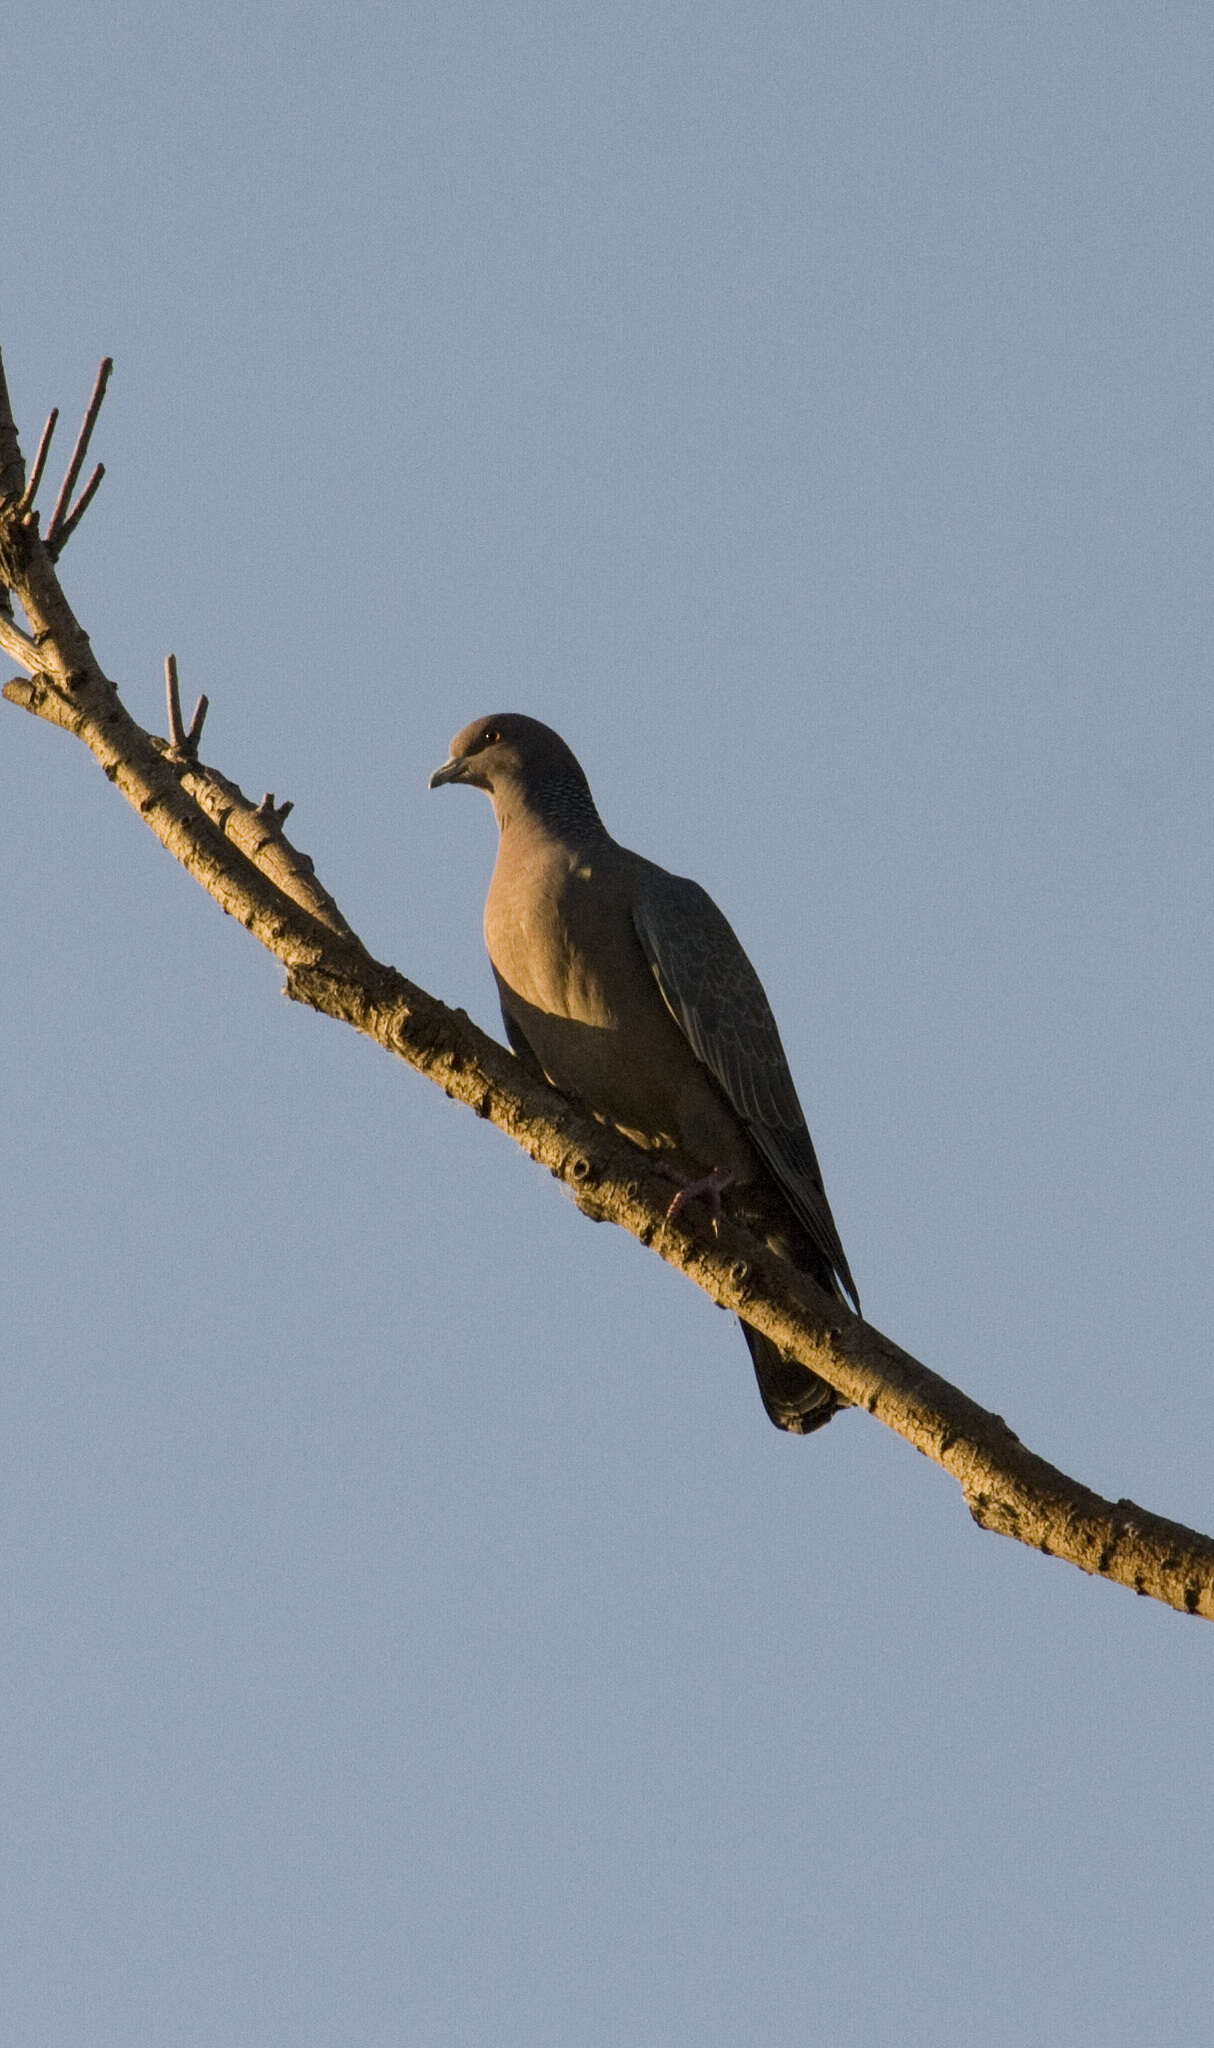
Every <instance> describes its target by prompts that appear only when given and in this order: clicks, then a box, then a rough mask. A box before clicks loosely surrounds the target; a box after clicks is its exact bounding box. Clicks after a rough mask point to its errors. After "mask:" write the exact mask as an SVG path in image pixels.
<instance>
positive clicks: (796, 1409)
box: [742, 1323, 847, 1436]
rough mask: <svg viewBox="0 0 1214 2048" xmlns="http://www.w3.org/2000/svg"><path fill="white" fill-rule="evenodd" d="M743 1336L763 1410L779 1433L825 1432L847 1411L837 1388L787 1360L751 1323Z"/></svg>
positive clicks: (743, 1330) (744, 1328)
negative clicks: (828, 1424)
mask: <svg viewBox="0 0 1214 2048" xmlns="http://www.w3.org/2000/svg"><path fill="white" fill-rule="evenodd" d="M742 1335H743V1336H744V1337H745V1339H746V1342H747V1345H748V1346H749V1349H750V1356H751V1359H752V1360H753V1362H754V1369H755V1378H756V1379H757V1380H758V1382H759V1392H760V1394H761V1395H762V1397H763V1406H764V1407H765V1408H766V1410H767V1413H768V1414H769V1415H770V1417H771V1419H772V1421H773V1422H774V1423H775V1425H776V1428H777V1429H787V1430H790V1431H791V1432H792V1434H793V1435H794V1436H808V1435H809V1433H810V1431H811V1430H814V1429H821V1428H822V1425H823V1423H826V1422H829V1421H830V1418H831V1416H832V1415H834V1414H835V1413H836V1412H837V1410H838V1409H840V1408H846V1407H847V1402H846V1401H845V1400H844V1399H843V1397H842V1395H840V1394H837V1393H836V1392H835V1390H834V1388H833V1387H830V1386H827V1384H826V1381H825V1380H820V1379H819V1378H818V1375H817V1373H816V1372H810V1370H809V1368H808V1367H807V1366H804V1365H799V1364H798V1363H797V1361H796V1359H795V1358H785V1356H784V1353H783V1352H782V1351H781V1350H780V1349H779V1347H778V1346H777V1345H775V1344H773V1343H772V1341H771V1338H770V1337H765V1336H764V1335H763V1334H762V1332H761V1331H760V1330H752V1329H751V1326H750V1324H749V1323H743V1324H742Z"/></svg>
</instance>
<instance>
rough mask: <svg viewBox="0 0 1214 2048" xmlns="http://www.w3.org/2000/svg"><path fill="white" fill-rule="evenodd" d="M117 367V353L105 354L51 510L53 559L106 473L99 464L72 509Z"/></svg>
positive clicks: (48, 545)
mask: <svg viewBox="0 0 1214 2048" xmlns="http://www.w3.org/2000/svg"><path fill="white" fill-rule="evenodd" d="M113 367H114V359H113V357H112V356H105V357H104V358H103V360H102V363H101V367H100V369H99V370H98V372H97V381H96V383H95V384H94V386H93V395H92V397H91V398H90V399H89V402H88V410H87V412H86V413H85V415H84V423H83V425H82V426H81V429H80V432H79V434H78V435H77V436H76V446H75V447H74V448H73V450H72V459H71V461H70V462H69V463H68V466H67V475H66V476H65V477H64V479H63V483H62V485H61V486H60V490H59V496H58V497H57V498H56V500H55V509H54V511H53V512H52V513H51V518H50V525H49V526H48V527H47V529H46V532H45V534H44V535H43V540H44V542H45V545H46V549H47V552H48V554H49V555H50V557H51V560H52V561H54V560H55V559H56V558H57V557H58V555H59V554H60V553H61V551H62V549H63V547H64V545H65V543H66V542H67V541H68V540H69V539H70V537H71V535H72V534H73V533H74V532H75V530H76V528H77V526H78V525H79V524H80V521H81V519H82V518H83V516H84V513H85V510H86V508H87V506H88V504H89V502H90V500H91V499H92V497H93V495H94V493H95V492H96V489H97V486H98V484H99V483H100V482H101V479H102V477H103V476H104V474H105V471H104V469H103V468H102V467H101V465H100V464H98V466H97V468H96V469H95V470H94V472H93V474H92V476H91V477H90V478H89V480H88V483H87V484H86V485H85V487H84V490H83V491H82V492H81V494H80V497H79V498H78V499H77V501H76V504H75V505H74V506H73V507H72V510H71V512H70V513H69V511H68V506H69V504H71V498H72V492H73V491H74V490H75V488H76V484H77V481H78V479H79V476H80V472H81V470H82V469H83V468H84V458H85V456H86V455H87V454H88V452H89V442H90V441H91V440H92V437H93V428H94V427H95V426H96V424H97V415H98V413H99V412H100V411H101V402H102V400H103V398H104V397H105V387H106V385H107V384H108V383H109V381H110V371H111V370H112V369H113Z"/></svg>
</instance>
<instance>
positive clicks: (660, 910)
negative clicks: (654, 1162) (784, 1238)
mask: <svg viewBox="0 0 1214 2048" xmlns="http://www.w3.org/2000/svg"><path fill="white" fill-rule="evenodd" d="M632 919H633V924H634V925H635V927H636V933H637V937H638V938H639V939H640V942H641V946H642V949H643V951H644V953H645V957H646V959H647V960H648V962H649V965H650V967H651V968H652V970H653V974H654V979H655V980H656V982H657V985H658V988H659V990H660V991H661V994H662V998H663V1000H664V1001H665V1004H666V1007H667V1009H668V1010H669V1011H670V1013H671V1015H672V1016H673V1018H674V1019H675V1022H676V1023H677V1024H678V1025H679V1026H680V1028H681V1030H682V1031H683V1033H684V1035H685V1036H686V1038H687V1041H688V1043H689V1044H690V1046H691V1048H692V1050H693V1051H694V1053H695V1054H696V1057H697V1058H698V1059H699V1060H701V1061H702V1062H703V1064H704V1066H706V1067H707V1069H708V1071H709V1073H710V1074H711V1075H712V1076H713V1079H714V1080H715V1081H716V1082H717V1084H718V1086H719V1087H720V1088H722V1089H723V1091H724V1093H725V1096H726V1098H727V1100H728V1101H729V1103H730V1104H731V1105H732V1107H733V1109H734V1110H735V1111H736V1113H737V1116H738V1118H739V1120H740V1122H741V1123H742V1125H743V1126H744V1128H745V1130H746V1133H747V1136H748V1137H749V1138H750V1140H751V1142H752V1144H753V1145H754V1147H755V1149H756V1151H758V1152H759V1153H760V1154H761V1156H762V1157H763V1159H764V1160H765V1161H766V1163H767V1165H768V1167H769V1168H770V1169H771V1171H772V1173H773V1174H774V1175H775V1178H776V1180H777V1181H778V1182H779V1184H780V1186H781V1188H782V1189H783V1191H784V1193H785V1195H786V1196H787V1198H788V1201H789V1204H790V1206H791V1208H792V1209H793V1211H794V1213H795V1214H796V1215H797V1216H798V1217H799V1219H800V1221H801V1223H802V1224H803V1226H804V1227H805V1229H806V1230H807V1231H808V1232H809V1234H810V1237H811V1238H812V1239H813V1242H814V1244H815V1245H816V1246H817V1248H818V1250H819V1251H820V1252H821V1253H822V1255H823V1257H824V1258H825V1259H826V1260H827V1262H828V1264H829V1265H830V1266H831V1268H832V1269H833V1271H834V1272H835V1274H836V1275H837V1276H838V1279H839V1281H840V1283H841V1285H842V1287H843V1288H844V1289H845V1290H846V1292H847V1294H848V1295H850V1297H851V1299H852V1300H853V1301H854V1302H855V1303H856V1306H857V1308H858V1307H859V1299H858V1296H857V1294H856V1288H855V1283H854V1281H853V1280H852V1277H851V1273H850V1271H849V1269H848V1264H847V1259H846V1256H845V1254H844V1251H843V1246H842V1245H841V1243H840V1242H839V1233H838V1231H837V1230H836V1228H835V1221H834V1218H833V1216H832V1215H831V1213H830V1204H829V1203H828V1202H827V1199H826V1190H825V1188H824V1187H823V1185H822V1175H821V1171H820V1170H819V1167H818V1161H817V1157H816V1155H815V1153H814V1148H813V1141H812V1140H811V1138H810V1135H809V1130H808V1128H807V1126H806V1122H805V1116H804V1113H803V1111H802V1109H801V1105H800V1103H799V1102H798V1100H797V1091H796V1088H795V1086H794V1084H793V1078H792V1075H791V1073H790V1072H789V1068H788V1061H787V1059H786V1057H785V1054H784V1047H783V1046H782V1045H781V1043H780V1033H779V1030H778V1029H777V1026H776V1020H775V1018H774V1017H773V1016H772V1013H771V1005H770V1003H769V1002H768V1000H767V997H766V995H765V994H764V992H763V984H762V982H761V981H760V980H759V977H758V975H757V974H756V973H755V970H754V968H753V967H752V966H751V964H750V961H749V960H748V959H747V957H746V954H745V953H744V952H743V950H742V946H741V942H740V941H739V939H738V937H737V934H736V933H735V931H734V930H733V927H732V925H730V923H729V922H728V920H727V919H726V918H725V917H724V916H723V915H722V913H721V911H719V910H718V909H717V906H716V904H715V903H714V902H713V900H712V898H711V896H709V895H708V893H707V891H706V890H704V889H701V887H700V886H699V883H698V882H690V881H687V880H685V879H684V878H683V877H682V876H681V875H671V874H667V873H666V871H665V870H664V869H663V868H659V867H655V866H653V865H652V863H650V862H648V861H640V860H638V862H637V878H636V882H635V886H634V889H633V898H632Z"/></svg>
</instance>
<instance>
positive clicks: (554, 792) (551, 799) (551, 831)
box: [493, 777, 608, 850]
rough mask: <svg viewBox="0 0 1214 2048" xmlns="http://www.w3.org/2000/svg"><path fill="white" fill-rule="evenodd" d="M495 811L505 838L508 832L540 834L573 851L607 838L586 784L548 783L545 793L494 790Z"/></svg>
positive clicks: (544, 788) (544, 789)
mask: <svg viewBox="0 0 1214 2048" xmlns="http://www.w3.org/2000/svg"><path fill="white" fill-rule="evenodd" d="M493 808H494V810H495V811H496V812H497V822H498V826H499V828H500V830H501V833H502V836H503V837H505V835H506V833H507V832H516V831H520V830H521V831H524V832H541V833H543V835H544V837H545V838H547V839H556V840H559V841H560V842H561V844H562V845H564V846H568V847H569V848H570V849H571V850H576V849H578V848H581V847H587V846H593V845H595V844H597V843H599V842H601V841H602V840H604V839H606V838H607V837H608V832H607V827H606V826H605V825H604V823H603V821H602V819H601V818H600V816H599V814H598V811H597V810H596V809H595V803H594V798H593V797H592V796H591V794H590V790H589V788H588V787H587V785H586V783H585V782H579V781H575V780H574V779H573V777H570V778H569V780H568V781H564V780H561V781H557V780H549V781H547V782H546V783H545V784H544V787H543V789H542V790H521V789H517V788H515V789H504V790H500V791H499V790H495V791H494V797H493Z"/></svg>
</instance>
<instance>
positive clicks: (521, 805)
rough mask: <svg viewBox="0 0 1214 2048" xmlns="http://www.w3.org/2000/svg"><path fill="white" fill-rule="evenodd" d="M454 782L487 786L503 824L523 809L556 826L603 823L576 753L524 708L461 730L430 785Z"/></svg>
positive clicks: (475, 722) (437, 785)
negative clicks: (600, 820) (526, 714)
mask: <svg viewBox="0 0 1214 2048" xmlns="http://www.w3.org/2000/svg"><path fill="white" fill-rule="evenodd" d="M449 782H466V783H468V784H470V785H471V787H472V788H473V789H483V790H485V791H487V792H488V794H489V796H490V797H491V798H492V800H493V808H494V810H495V811H496V812H497V816H498V822H499V823H500V824H503V825H504V824H505V823H506V822H507V821H508V820H509V819H511V818H513V817H515V816H517V815H519V814H520V813H521V812H526V813H528V814H530V815H532V816H534V817H538V818H541V819H543V820H545V821H546V822H549V823H551V824H552V825H554V826H560V825H563V824H565V823H566V822H568V823H569V824H571V825H577V824H581V823H589V822H591V821H593V823H594V824H596V825H597V824H598V822H599V820H598V813H597V811H596V810H595V808H594V800H593V798H592V797H591V794H590V785H589V783H588V782H587V780H586V777H585V775H584V774H583V772H582V769H581V766H580V765H579V763H578V761H577V758H576V756H575V755H574V754H573V753H572V752H571V750H570V749H569V748H568V747H567V746H566V745H565V742H564V740H563V739H562V738H561V736H560V734H559V733H556V732H553V730H552V727H551V726H550V725H541V724H540V721H539V719H538V718H525V717H524V716H523V714H522V712H520V711H501V712H496V713H494V715H493V716H492V717H490V718H474V719H473V720H472V723H471V725H465V726H464V727H463V729H462V730H461V731H460V732H457V733H456V735H455V738H454V739H453V740H452V742H451V752H450V754H449V755H448V757H447V759H446V760H445V761H444V762H443V764H442V767H441V768H436V769H435V771H434V773H433V775H432V776H431V777H430V787H431V789H442V788H443V787H444V785H445V784H446V783H449Z"/></svg>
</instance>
